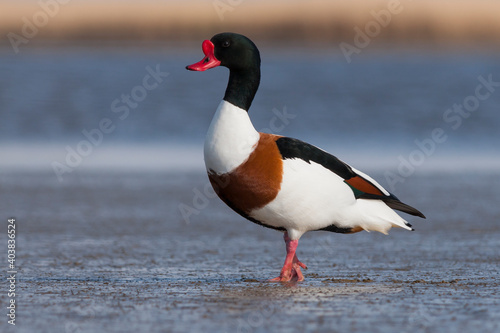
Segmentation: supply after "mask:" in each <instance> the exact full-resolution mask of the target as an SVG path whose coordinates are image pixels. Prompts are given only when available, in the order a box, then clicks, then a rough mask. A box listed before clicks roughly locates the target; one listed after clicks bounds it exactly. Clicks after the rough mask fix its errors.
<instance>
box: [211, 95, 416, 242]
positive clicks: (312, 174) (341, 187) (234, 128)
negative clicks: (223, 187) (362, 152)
mask: <svg viewBox="0 0 500 333" xmlns="http://www.w3.org/2000/svg"><path fill="white" fill-rule="evenodd" d="M258 141H259V133H258V132H257V131H256V130H255V128H254V126H253V125H252V123H251V121H250V118H249V116H248V112H246V111H245V110H243V109H241V108H238V107H236V106H234V105H232V104H231V103H228V102H226V101H222V102H221V103H220V105H219V107H218V109H217V112H216V113H215V115H214V118H213V120H212V123H211V125H210V128H209V130H208V134H207V137H206V141H205V164H206V167H207V170H208V171H215V172H216V173H218V174H222V173H227V172H231V171H232V170H234V169H235V168H236V167H238V166H239V165H240V164H242V163H243V162H245V161H246V160H247V159H248V157H249V155H250V154H251V152H252V151H253V150H254V149H255V147H256V144H257V143H258ZM353 170H354V171H355V172H357V173H358V174H359V175H361V176H363V177H364V178H365V179H368V180H370V181H371V182H372V183H373V184H374V185H375V186H377V187H378V188H379V189H380V190H381V191H382V192H383V193H384V194H386V195H389V193H388V192H387V191H386V190H385V189H384V188H382V186H380V185H379V184H378V183H377V182H375V181H374V180H373V179H371V178H370V177H369V176H367V175H365V174H364V173H362V172H359V171H357V170H355V169H353ZM250 216H251V217H253V218H255V219H256V220H258V221H261V222H263V223H265V224H267V225H271V226H274V227H284V228H285V229H286V230H287V232H288V235H289V236H290V238H291V239H292V240H295V239H299V238H300V237H301V236H302V235H303V234H304V233H305V232H307V231H311V230H318V229H322V228H325V227H328V226H330V225H332V224H335V225H336V226H337V227H339V228H357V227H360V228H362V229H364V230H366V231H372V230H373V231H379V232H382V233H384V234H386V233H387V231H388V230H389V229H390V228H391V227H401V228H405V229H408V230H411V228H410V227H408V226H407V225H406V224H405V220H404V219H402V218H401V217H400V216H399V215H398V214H397V213H396V212H394V211H393V210H392V209H391V208H389V207H388V206H387V205H386V204H385V203H384V202H382V201H381V200H367V199H356V198H355V197H354V194H353V191H352V190H351V188H350V187H349V186H348V185H347V184H346V183H344V180H343V179H342V178H341V177H339V176H338V175H337V174H335V173H334V172H332V171H330V170H328V169H326V168H324V167H323V166H322V165H320V164H317V163H315V162H312V161H311V162H310V163H307V162H306V161H304V160H302V159H299V158H296V159H285V160H284V161H283V180H282V183H281V189H280V191H279V193H278V195H277V196H276V198H275V199H274V200H273V201H271V202H270V203H269V204H267V205H266V206H264V207H261V208H258V209H255V210H253V211H252V212H251V213H250Z"/></svg>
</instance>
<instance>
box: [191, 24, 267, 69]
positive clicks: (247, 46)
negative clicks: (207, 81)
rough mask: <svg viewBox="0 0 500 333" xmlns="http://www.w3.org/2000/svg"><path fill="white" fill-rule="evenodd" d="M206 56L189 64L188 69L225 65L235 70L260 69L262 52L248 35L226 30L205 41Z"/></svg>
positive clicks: (204, 50) (204, 51)
mask: <svg viewBox="0 0 500 333" xmlns="http://www.w3.org/2000/svg"><path fill="white" fill-rule="evenodd" d="M202 47H203V53H204V54H205V58H203V59H202V60H201V61H199V62H197V63H195V64H192V65H190V66H187V67H186V69H189V70H194V71H205V70H207V69H210V68H213V67H217V66H224V67H227V68H229V69H230V70H234V71H242V70H243V71H245V70H247V71H252V70H256V69H257V70H258V69H260V54H259V50H258V49H257V46H255V44H254V43H253V42H252V41H251V40H250V39H248V38H247V37H245V36H243V35H240V34H236V33H232V32H224V33H220V34H217V35H215V36H213V37H212V38H211V39H210V40H205V41H204V42H203V45H202Z"/></svg>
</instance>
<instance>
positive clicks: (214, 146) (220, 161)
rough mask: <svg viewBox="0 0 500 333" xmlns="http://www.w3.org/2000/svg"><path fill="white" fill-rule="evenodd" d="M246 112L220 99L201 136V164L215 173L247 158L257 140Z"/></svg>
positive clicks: (228, 168) (220, 172)
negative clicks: (203, 157)
mask: <svg viewBox="0 0 500 333" xmlns="http://www.w3.org/2000/svg"><path fill="white" fill-rule="evenodd" d="M259 137H260V135H259V132H257V131H256V130H255V128H254V127H253V125H252V122H251V121H250V117H249V116H248V112H247V111H245V110H243V109H241V108H239V107H237V106H235V105H233V104H231V103H229V102H226V101H224V100H223V101H222V102H221V103H220V104H219V107H218V108H217V111H216V112H215V115H214V117H213V119H212V123H211V124H210V127H209V129H208V133H207V137H206V139H205V165H206V167H207V170H208V171H210V170H212V171H214V172H216V173H218V174H222V173H227V172H230V171H232V170H234V169H235V168H236V167H238V166H239V165H240V164H242V163H243V162H245V161H246V160H247V159H248V156H249V155H250V153H251V152H252V151H253V150H254V149H255V147H256V145H257V142H258V141H259Z"/></svg>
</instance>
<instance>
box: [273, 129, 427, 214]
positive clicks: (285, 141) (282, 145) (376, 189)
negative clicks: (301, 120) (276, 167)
mask: <svg viewBox="0 0 500 333" xmlns="http://www.w3.org/2000/svg"><path fill="white" fill-rule="evenodd" d="M276 145H277V146H278V149H279V151H280V153H281V156H282V157H283V159H293V158H300V159H302V160H304V161H306V162H307V163H311V161H313V162H315V163H318V164H320V165H322V166H323V167H325V168H326V169H328V170H330V171H332V172H334V173H335V174H337V175H338V176H339V177H341V178H343V179H344V182H345V183H346V184H347V185H348V186H349V187H350V188H351V189H352V191H353V193H354V196H355V197H356V199H373V200H382V201H383V202H385V203H386V205H387V206H389V207H391V208H392V209H396V210H399V211H402V212H405V213H408V214H411V215H415V216H420V217H423V218H425V216H424V214H422V213H421V212H420V211H418V210H417V209H415V208H413V207H411V206H409V205H407V204H404V203H402V202H401V201H399V199H398V198H397V197H396V196H395V195H394V194H391V193H389V192H387V191H386V190H384V189H383V188H380V185H378V184H374V183H372V182H371V181H370V180H369V179H366V178H365V177H363V176H362V175H359V174H358V173H356V172H355V171H354V170H353V169H352V168H351V167H350V166H349V165H348V164H346V163H344V162H342V161H341V160H339V159H338V158H336V157H335V156H333V155H331V154H329V153H327V152H326V151H324V150H321V149H319V148H318V147H315V146H313V145H311V144H308V143H306V142H303V141H300V140H297V139H292V138H287V137H281V138H279V139H278V140H276ZM384 192H386V193H389V195H387V194H385V193H384Z"/></svg>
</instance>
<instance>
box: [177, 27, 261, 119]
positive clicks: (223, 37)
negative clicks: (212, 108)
mask: <svg viewBox="0 0 500 333" xmlns="http://www.w3.org/2000/svg"><path fill="white" fill-rule="evenodd" d="M202 49H203V53H204V54H205V58H203V59H202V60H201V61H199V62H197V63H195V64H192V65H189V66H186V69H189V70H191V71H206V70H207V69H210V68H214V67H217V66H224V67H227V68H229V73H230V74H229V82H228V84H227V88H226V93H225V95H224V100H226V101H227V102H230V103H232V104H234V105H236V106H238V107H240V108H242V109H244V110H247V111H248V109H249V108H250V105H251V104H252V100H253V98H254V96H255V93H256V92H257V89H258V88H259V82H260V54H259V50H258V49H257V47H256V46H255V44H254V43H253V42H252V41H251V40H250V39H248V38H247V37H245V36H243V35H239V34H235V33H231V32H224V33H221V34H217V35H215V36H213V37H212V38H211V39H210V40H205V41H203V44H202Z"/></svg>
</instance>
